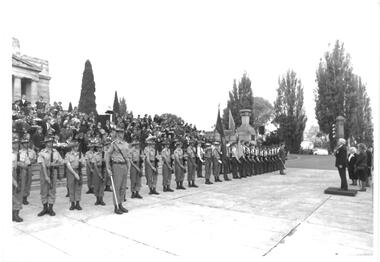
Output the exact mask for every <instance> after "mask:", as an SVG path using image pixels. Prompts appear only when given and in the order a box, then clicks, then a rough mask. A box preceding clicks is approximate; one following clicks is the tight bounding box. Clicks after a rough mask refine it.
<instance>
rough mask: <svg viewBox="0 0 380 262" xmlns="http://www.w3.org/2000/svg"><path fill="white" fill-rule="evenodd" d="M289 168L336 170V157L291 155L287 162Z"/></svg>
mask: <svg viewBox="0 0 380 262" xmlns="http://www.w3.org/2000/svg"><path fill="white" fill-rule="evenodd" d="M286 166H287V167H296V168H308V169H324V170H336V168H335V157H334V156H332V155H328V156H315V155H289V156H288V161H286Z"/></svg>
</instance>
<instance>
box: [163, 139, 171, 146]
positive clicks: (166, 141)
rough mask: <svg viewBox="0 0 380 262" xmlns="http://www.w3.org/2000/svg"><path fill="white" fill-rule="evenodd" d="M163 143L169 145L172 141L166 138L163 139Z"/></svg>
mask: <svg viewBox="0 0 380 262" xmlns="http://www.w3.org/2000/svg"><path fill="white" fill-rule="evenodd" d="M162 144H163V145H169V144H170V142H169V141H168V140H164V141H162Z"/></svg>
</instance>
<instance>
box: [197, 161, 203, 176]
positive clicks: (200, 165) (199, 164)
mask: <svg viewBox="0 0 380 262" xmlns="http://www.w3.org/2000/svg"><path fill="white" fill-rule="evenodd" d="M196 159H197V176H198V177H201V176H202V161H201V160H199V158H196Z"/></svg>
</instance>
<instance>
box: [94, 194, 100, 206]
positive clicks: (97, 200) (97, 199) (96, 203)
mask: <svg viewBox="0 0 380 262" xmlns="http://www.w3.org/2000/svg"><path fill="white" fill-rule="evenodd" d="M97 205H99V197H98V196H97V197H96V202H95V206H97Z"/></svg>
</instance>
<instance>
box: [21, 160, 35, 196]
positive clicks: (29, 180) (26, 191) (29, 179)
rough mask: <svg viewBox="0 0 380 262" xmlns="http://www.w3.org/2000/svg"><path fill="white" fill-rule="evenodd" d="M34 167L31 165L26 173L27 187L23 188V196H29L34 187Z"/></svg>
mask: <svg viewBox="0 0 380 262" xmlns="http://www.w3.org/2000/svg"><path fill="white" fill-rule="evenodd" d="M32 175H33V174H32V167H31V166H29V167H28V168H27V170H26V174H25V188H24V190H23V196H24V197H28V196H29V195H30V189H31V187H32Z"/></svg>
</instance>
